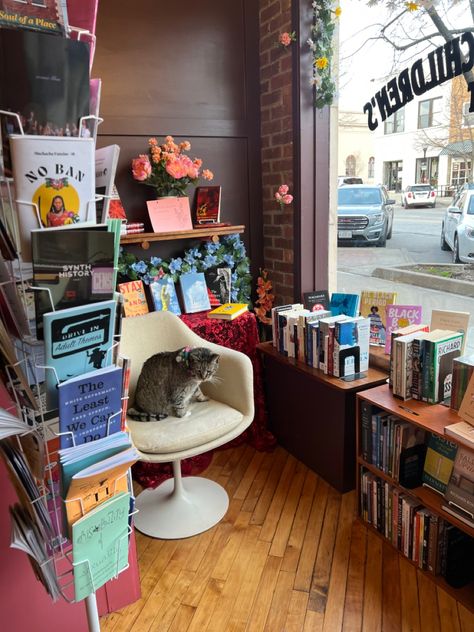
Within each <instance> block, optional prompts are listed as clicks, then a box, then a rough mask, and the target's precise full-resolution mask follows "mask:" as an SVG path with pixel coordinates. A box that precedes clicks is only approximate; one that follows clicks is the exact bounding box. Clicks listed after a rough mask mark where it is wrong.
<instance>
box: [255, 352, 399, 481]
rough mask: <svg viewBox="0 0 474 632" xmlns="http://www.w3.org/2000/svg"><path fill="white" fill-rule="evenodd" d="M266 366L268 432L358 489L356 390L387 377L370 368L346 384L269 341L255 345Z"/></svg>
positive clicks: (324, 471) (309, 463)
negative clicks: (291, 355)
mask: <svg viewBox="0 0 474 632" xmlns="http://www.w3.org/2000/svg"><path fill="white" fill-rule="evenodd" d="M257 349H258V351H259V352H260V354H261V356H262V359H263V365H264V375H265V384H266V385H267V386H268V388H267V389H266V402H267V407H268V415H269V425H270V430H271V431H272V432H273V433H274V434H275V436H276V438H277V440H278V442H279V443H280V444H281V445H282V446H283V447H285V448H286V449H287V450H288V451H289V452H291V453H292V454H293V455H294V456H296V457H297V458H298V459H299V460H300V461H302V462H303V463H305V465H307V466H308V467H310V468H311V469H312V470H314V471H315V472H316V473H317V474H319V475H321V476H322V477H323V478H324V479H325V480H326V481H327V482H328V483H330V484H331V485H332V486H333V487H335V488H336V489H337V490H338V491H340V492H343V493H344V492H347V491H350V490H351V489H354V487H355V427H354V419H355V407H356V400H355V396H356V393H357V392H359V391H363V390H365V389H371V388H372V387H374V386H377V385H379V384H384V383H385V382H386V380H387V373H385V372H384V371H380V370H378V369H372V368H369V370H368V372H367V374H366V377H364V378H361V379H357V380H354V381H352V382H347V381H344V380H341V379H339V378H337V377H333V376H330V375H325V374H324V373H323V371H321V370H319V369H314V368H313V367H310V366H308V365H307V364H305V363H304V362H300V361H298V360H296V359H295V358H288V357H286V356H284V355H283V354H281V353H279V352H278V350H277V349H276V348H275V347H273V345H272V343H271V342H264V343H260V344H258V345H257Z"/></svg>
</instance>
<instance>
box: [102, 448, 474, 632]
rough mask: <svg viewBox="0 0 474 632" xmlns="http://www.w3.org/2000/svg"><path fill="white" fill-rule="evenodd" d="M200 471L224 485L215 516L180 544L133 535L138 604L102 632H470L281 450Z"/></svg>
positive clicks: (339, 499) (425, 582)
mask: <svg viewBox="0 0 474 632" xmlns="http://www.w3.org/2000/svg"><path fill="white" fill-rule="evenodd" d="M204 475H205V476H208V477H209V478H212V479H214V480H216V481H218V482H220V483H221V484H222V485H224V486H225V488H226V489H227V492H228V494H229V497H230V507H229V511H228V513H227V514H226V516H225V518H224V520H223V521H222V522H220V523H219V524H218V525H217V526H215V527H214V528H213V529H211V530H210V531H208V532H206V533H203V534H201V535H199V536H196V537H194V538H189V539H186V540H173V541H171V540H170V541H162V540H155V539H152V538H148V537H146V536H143V535H141V534H140V533H136V537H137V546H138V555H139V566H140V573H141V586H142V598H141V599H140V600H139V601H137V602H136V603H135V604H133V605H131V606H129V607H127V608H125V609H123V610H121V611H120V612H118V613H113V614H111V615H109V616H107V617H104V618H103V619H102V620H101V624H102V631H103V632H112V630H113V632H147V631H148V630H153V631H156V632H164V631H165V630H170V631H171V630H173V631H175V632H185V631H193V632H203V631H204V630H207V631H209V632H210V631H213V632H237V631H241V630H251V631H254V630H265V631H268V632H280V631H285V632H299V631H304V632H306V631H311V632H317V631H319V630H324V631H326V632H338V631H339V630H344V631H351V632H352V631H356V630H364V631H367V632H378V631H379V630H383V632H399V631H402V632H405V631H407V632H408V631H410V632H417V631H420V632H424V631H428V632H437V631H438V630H440V631H446V632H451V631H455V632H456V631H459V632H472V631H473V630H474V615H473V614H472V613H471V612H469V611H468V610H467V609H466V608H464V607H463V606H462V605H461V604H460V603H458V602H457V601H456V600H455V599H453V598H452V597H451V596H450V595H448V594H447V593H446V592H445V591H443V590H441V589H440V588H438V587H437V586H436V585H435V584H434V583H433V582H432V581H431V580H430V579H428V578H426V576H423V575H421V574H420V573H418V572H417V571H416V569H415V568H414V566H412V565H411V564H410V563H409V562H407V561H406V560H404V559H403V558H402V557H401V556H399V555H398V553H397V552H396V551H395V550H394V549H393V548H392V547H391V546H389V545H388V544H386V543H384V542H383V541H382V540H381V538H379V537H377V536H376V535H375V534H373V533H368V531H367V529H366V528H365V527H364V526H363V525H362V524H360V523H359V522H358V521H355V520H354V516H355V493H354V492H350V493H348V494H344V495H341V494H339V493H338V492H336V491H335V490H334V489H332V488H331V487H330V486H329V485H327V483H325V482H324V481H323V480H322V479H320V478H318V477H317V476H316V475H315V474H314V473H313V472H312V471H310V470H308V468H306V467H305V466H304V465H302V464H301V463H300V462H299V461H297V460H296V459H295V458H293V457H292V456H291V455H289V454H288V453H287V452H285V451H284V450H283V449H281V448H277V449H276V451H275V452H273V453H262V452H256V451H255V450H254V449H253V448H250V447H248V446H241V447H239V448H235V449H233V450H222V451H218V452H216V453H215V454H214V457H213V461H212V463H211V466H210V467H209V468H208V469H207V470H206V472H205V473H204Z"/></svg>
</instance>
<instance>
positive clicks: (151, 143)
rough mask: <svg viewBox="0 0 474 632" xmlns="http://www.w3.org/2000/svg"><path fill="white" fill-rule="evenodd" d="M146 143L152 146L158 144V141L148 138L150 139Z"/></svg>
mask: <svg viewBox="0 0 474 632" xmlns="http://www.w3.org/2000/svg"><path fill="white" fill-rule="evenodd" d="M148 144H149V145H150V146H151V147H154V146H155V145H158V141H157V140H156V138H150V140H149V141H148Z"/></svg>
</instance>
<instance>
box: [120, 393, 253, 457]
mask: <svg viewBox="0 0 474 632" xmlns="http://www.w3.org/2000/svg"><path fill="white" fill-rule="evenodd" d="M190 413H191V414H190V415H187V416H186V417H181V418H180V417H166V418H165V419H161V420H159V421H134V420H133V419H127V425H128V428H129V430H130V434H131V436H132V441H133V444H134V445H135V447H136V448H137V449H138V450H141V451H142V452H149V453H151V454H168V453H171V452H184V451H186V450H189V449H191V448H196V447H198V446H200V445H205V444H206V443H209V442H210V441H214V440H215V439H218V438H219V437H221V436H223V435H225V434H227V433H228V432H230V431H231V430H232V429H233V428H235V427H236V426H238V425H239V424H240V422H241V421H242V419H243V415H242V413H240V412H239V411H238V410H235V408H231V407H230V406H227V404H222V403H221V402H216V401H215V400H209V401H207V402H193V403H192V404H191V407H190Z"/></svg>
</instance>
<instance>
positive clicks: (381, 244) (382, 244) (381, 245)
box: [375, 230, 387, 248]
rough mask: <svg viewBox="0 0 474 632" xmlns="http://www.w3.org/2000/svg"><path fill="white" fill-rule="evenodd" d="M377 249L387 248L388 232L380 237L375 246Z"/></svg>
mask: <svg viewBox="0 0 474 632" xmlns="http://www.w3.org/2000/svg"><path fill="white" fill-rule="evenodd" d="M375 245H376V246H377V248H385V246H386V245H387V232H386V230H385V231H384V232H383V233H382V235H380V237H379V240H378V242H377V243H376V244H375Z"/></svg>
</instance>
